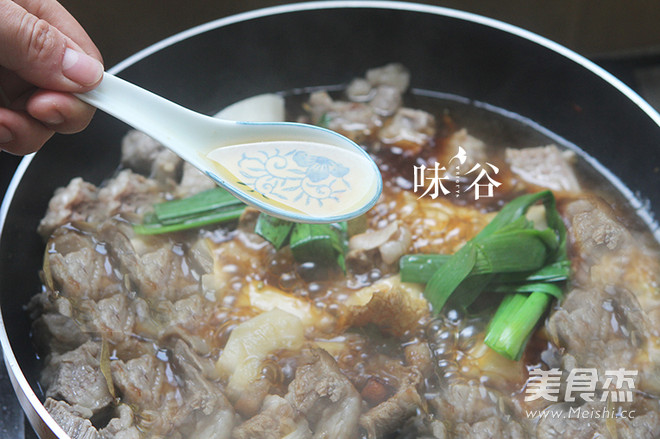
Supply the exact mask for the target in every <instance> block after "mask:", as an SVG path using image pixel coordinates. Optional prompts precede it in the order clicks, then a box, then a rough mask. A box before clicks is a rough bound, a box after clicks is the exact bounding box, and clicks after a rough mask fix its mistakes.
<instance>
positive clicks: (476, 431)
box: [454, 416, 527, 439]
mask: <svg viewBox="0 0 660 439" xmlns="http://www.w3.org/2000/svg"><path fill="white" fill-rule="evenodd" d="M454 435H455V437H457V438H461V439H492V438H498V439H525V438H527V434H526V433H525V431H524V430H523V428H522V427H521V426H520V424H518V423H517V422H513V421H511V420H510V419H507V418H501V417H498V416H492V417H490V418H487V419H484V420H483V421H478V422H475V423H474V424H471V425H470V424H466V423H462V424H458V425H457V426H456V428H455V429H454Z"/></svg>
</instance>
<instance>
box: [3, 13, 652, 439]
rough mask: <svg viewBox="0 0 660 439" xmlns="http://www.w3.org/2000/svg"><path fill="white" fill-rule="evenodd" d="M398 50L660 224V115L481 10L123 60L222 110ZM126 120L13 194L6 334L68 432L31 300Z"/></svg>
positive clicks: (307, 30)
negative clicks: (39, 345)
mask: <svg viewBox="0 0 660 439" xmlns="http://www.w3.org/2000/svg"><path fill="white" fill-rule="evenodd" d="M390 62H400V63H402V64H404V65H405V66H407V67H408V68H409V69H410V71H411V72H412V78H411V87H412V88H413V89H416V90H426V91H431V92H434V93H438V94H439V95H445V96H460V97H461V98H464V99H468V100H470V101H473V102H475V103H477V104H479V105H484V106H488V107H490V108H495V109H502V110H505V111H506V114H508V115H510V116H511V117H516V118H521V119H524V120H526V121H527V123H530V124H534V125H535V126H536V127H538V128H539V129H543V130H548V131H549V132H552V133H554V135H556V136H558V137H559V138H562V139H563V140H564V141H565V142H567V143H569V144H575V145H578V146H579V147H580V148H581V149H582V150H583V151H584V152H585V157H587V159H588V160H592V161H593V163H594V164H595V165H596V166H597V167H599V169H601V170H602V171H603V172H605V173H606V174H607V175H608V176H609V178H610V179H611V180H612V181H613V182H614V183H615V184H617V185H618V186H619V187H620V189H621V190H622V192H623V193H624V195H626V196H627V197H629V198H630V199H631V200H632V203H633V206H635V208H638V209H639V210H638V213H639V216H640V218H641V219H642V220H644V221H646V222H647V223H648V224H650V225H652V226H653V221H652V215H653V214H655V215H656V216H657V215H660V210H659V209H660V192H659V191H658V190H657V189H658V188H659V187H660V170H659V166H660V160H659V156H660V146H659V144H658V143H659V141H660V115H658V113H657V112H655V111H654V110H653V109H652V108H651V107H650V106H649V105H648V104H647V103H646V102H645V101H643V100H642V99H641V98H640V97H639V96H638V95H637V94H635V93H634V92H633V91H632V90H630V89H629V88H628V87H626V86H625V85H624V84H623V83H621V82H620V81H619V80H617V79H616V78H614V77H613V76H612V75H610V74H608V73H607V72H605V71H604V70H602V69H601V68H599V67H598V66H596V65H594V64H593V63H591V62H589V61H588V60H586V59H584V58H583V57H581V56H579V55H577V54H575V53H574V52H572V51H570V50H568V49H566V48H564V47H562V46H559V45H557V44H555V43H553V42H551V41H548V40H546V39H544V38H542V37H540V36H538V35H535V34H533V33H530V32H527V31H524V30H522V29H519V28H517V27H514V26H510V25H507V24H505V23H502V22H499V21H495V20H491V19H487V18H484V17H481V16H476V15H473V14H468V13H464V12H460V11H456V10H451V9H445V8H440V7H433V6H427V5H417V4H412V3H398V2H389V1H387V2H384V1H380V2H370V1H350V2H349V1H325V2H313V3H299V4H295V5H289V6H279V7H273V8H268V9H263V10H258V11H254V12H248V13H244V14H240V15H236V16H232V17H227V18H223V19H220V20H217V21H213V22H211V23H208V24H205V25H202V26H199V27H196V28H193V29H190V30H188V31H186V32H183V33H180V34H178V35H175V36H173V37H171V38H168V39H166V40H164V41H162V42H160V43H157V44H155V45H153V46H151V47H149V48H147V49H145V50H143V51H142V52H139V53H137V54H136V55H134V56H132V57H130V58H129V59H127V60H126V61H124V62H122V63H120V64H119V65H117V66H116V67H114V68H113V69H111V72H113V73H115V74H117V75H119V76H121V77H124V78H125V79H128V80H129V81H132V82H134V83H136V84H138V85H140V86H143V87H145V88H148V89H150V90H152V91H154V92H155V93H158V94H161V95H163V96H165V97H167V98H169V99H171V100H173V101H175V102H178V103H180V104H182V105H184V106H186V107H189V108H192V109H194V110H197V111H200V112H203V113H208V114H212V113H214V112H216V111H217V110H219V109H220V108H222V107H224V106H226V105H227V104H230V103H232V102H235V101H237V100H240V99H242V98H245V97H248V96H252V95H255V94H259V93H265V92H276V91H282V90H291V89H296V88H306V87H310V88H313V87H319V86H333V85H337V84H341V83H345V82H346V81H348V80H350V79H351V78H353V77H356V76H361V75H363V74H364V72H365V71H366V70H367V69H369V68H371V67H375V66H381V65H384V64H387V63H390ZM127 130H128V126H126V125H124V124H123V123H121V122H119V121H117V120H115V119H113V118H112V117H110V116H107V115H105V114H103V113H100V112H98V113H97V115H96V116H95V118H94V120H93V121H92V123H91V124H90V126H89V128H87V129H86V130H85V131H84V132H82V133H80V134H77V135H73V136H56V137H54V138H53V139H52V140H51V141H50V142H48V144H47V145H46V146H45V147H44V148H43V149H42V150H41V151H40V152H38V153H37V154H36V155H34V156H32V157H26V158H25V159H24V160H23V161H22V162H21V164H20V166H19V169H18V170H17V172H16V175H15V177H14V178H13V180H12V182H11V185H10V188H9V190H8V193H7V196H6V197H5V199H4V203H3V205H2V210H1V219H0V225H1V226H2V229H1V235H0V306H1V309H2V314H1V315H2V329H0V338H1V341H2V349H3V350H4V356H5V362H6V365H7V368H8V370H9V373H10V377H11V379H12V383H13V385H14V388H15V390H16V393H17V395H18V398H19V400H20V403H21V405H22V406H23V408H24V410H25V411H26V413H27V415H28V418H29V420H30V422H31V423H32V425H33V426H34V428H35V430H36V431H37V433H38V434H39V435H40V436H41V437H57V438H66V437H68V436H67V435H66V434H65V433H64V432H63V431H62V430H61V429H60V428H59V427H58V426H57V424H56V423H55V422H54V421H53V419H52V418H51V417H50V415H49V414H48V413H47V412H46V410H45V409H44V407H43V405H42V404H41V402H40V401H41V399H42V397H43V395H42V392H41V389H40V388H39V385H38V382H37V377H38V371H39V367H40V362H39V359H38V357H37V356H36V354H35V351H34V349H33V346H32V344H31V342H30V321H29V318H28V316H27V314H26V312H25V310H24V309H25V305H26V304H27V303H28V301H29V299H30V297H31V296H32V295H33V294H35V293H37V292H39V291H40V280H39V276H38V272H39V270H40V268H41V264H42V257H43V252H44V243H43V242H42V240H41V239H40V237H39V236H38V235H37V233H36V229H37V225H38V223H39V220H40V218H42V216H43V215H44V213H45V211H46V208H47V203H48V200H49V199H50V197H51V196H52V195H53V191H54V190H55V189H56V188H57V187H59V186H63V185H66V184H67V183H68V182H69V180H70V179H71V178H73V177H75V176H81V177H82V178H84V179H85V180H87V181H90V182H92V183H94V184H99V183H101V182H102V181H103V179H104V178H107V177H109V176H110V175H112V173H113V171H114V170H115V169H116V168H117V166H118V163H119V156H120V149H119V145H120V141H121V138H122V136H123V135H124V134H125V133H126V131H127ZM592 157H593V159H592ZM596 160H597V162H596ZM608 170H609V171H608ZM610 171H611V173H610ZM622 182H623V183H622ZM633 194H635V196H633ZM649 206H652V207H649ZM654 230H655V233H656V236H658V235H659V234H658V231H657V227H656V228H655V229H654Z"/></svg>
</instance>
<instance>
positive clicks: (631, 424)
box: [536, 402, 660, 439]
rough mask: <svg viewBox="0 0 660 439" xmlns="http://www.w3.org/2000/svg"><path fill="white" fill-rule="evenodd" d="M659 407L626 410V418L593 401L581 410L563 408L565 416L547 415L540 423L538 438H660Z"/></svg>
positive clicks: (577, 408)
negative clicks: (659, 436)
mask: <svg viewBox="0 0 660 439" xmlns="http://www.w3.org/2000/svg"><path fill="white" fill-rule="evenodd" d="M653 404H654V405H655V406H656V408H655V409H651V410H649V409H648V408H647V409H644V410H643V411H644V412H645V413H644V414H642V413H641V410H636V409H635V408H632V409H631V408H630V407H626V410H625V412H622V413H623V414H624V415H623V416H621V415H617V416H615V415H614V413H613V412H614V410H615V408H613V407H612V406H608V405H607V404H606V403H602V402H593V403H587V404H584V405H583V406H581V407H568V406H566V405H562V406H561V407H560V408H557V409H558V410H562V412H561V413H562V414H563V416H547V417H543V418H541V419H540V420H539V422H538V425H537V428H536V437H537V438H538V439H554V438H559V437H561V438H573V439H592V438H599V437H605V438H609V437H615V438H618V439H656V438H658V435H659V434H660V415H659V414H658V410H657V402H654V403H653Z"/></svg>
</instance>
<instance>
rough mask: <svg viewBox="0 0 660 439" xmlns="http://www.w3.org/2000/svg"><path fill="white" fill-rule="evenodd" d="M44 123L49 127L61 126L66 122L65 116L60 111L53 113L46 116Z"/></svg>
mask: <svg viewBox="0 0 660 439" xmlns="http://www.w3.org/2000/svg"><path fill="white" fill-rule="evenodd" d="M42 122H44V123H46V124H48V125H59V124H61V123H62V122H64V116H62V114H61V113H60V112H58V111H54V112H53V113H51V114H49V115H48V116H46V117H45V118H44V119H43V120H42Z"/></svg>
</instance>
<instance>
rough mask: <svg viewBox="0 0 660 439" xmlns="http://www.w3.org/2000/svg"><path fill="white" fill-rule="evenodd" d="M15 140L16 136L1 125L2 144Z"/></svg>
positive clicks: (0, 141) (0, 136) (0, 140)
mask: <svg viewBox="0 0 660 439" xmlns="http://www.w3.org/2000/svg"><path fill="white" fill-rule="evenodd" d="M12 140H14V134H13V133H12V132H11V131H10V130H9V128H7V127H6V126H4V125H0V144H1V143H9V142H11V141H12Z"/></svg>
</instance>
